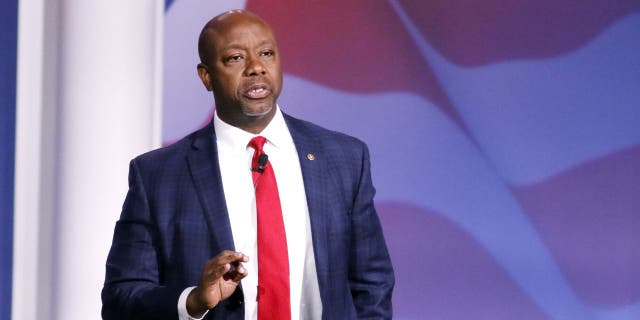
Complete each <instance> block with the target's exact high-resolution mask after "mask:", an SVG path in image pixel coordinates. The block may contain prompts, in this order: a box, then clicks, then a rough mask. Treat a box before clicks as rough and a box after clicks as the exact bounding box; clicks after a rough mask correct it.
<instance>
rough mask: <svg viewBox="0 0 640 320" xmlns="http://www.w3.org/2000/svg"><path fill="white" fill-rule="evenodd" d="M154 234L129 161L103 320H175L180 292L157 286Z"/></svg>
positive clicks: (137, 176) (135, 169) (141, 185)
mask: <svg viewBox="0 0 640 320" xmlns="http://www.w3.org/2000/svg"><path fill="white" fill-rule="evenodd" d="M157 232H158V230H157V225H156V222H155V219H154V217H153V214H152V212H151V210H150V207H149V202H148V196H147V193H146V191H145V185H144V182H143V179H142V175H141V174H140V170H139V167H138V165H137V163H136V160H132V161H131V163H130V166H129V191H128V193H127V196H126V199H125V202H124V205H123V208H122V213H121V216H120V219H119V220H118V222H117V223H116V226H115V231H114V236H113V242H112V245H111V250H110V252H109V256H108V258H107V264H106V277H105V283H104V288H103V290H102V304H103V305H102V317H103V319H106V320H116V319H117V320H127V319H172V320H175V319H178V310H177V307H176V303H177V301H178V298H179V296H180V293H181V292H182V290H184V288H170V287H166V286H163V285H161V276H162V270H161V266H160V265H159V263H158V261H159V250H160V248H159V241H157V237H158V235H157Z"/></svg>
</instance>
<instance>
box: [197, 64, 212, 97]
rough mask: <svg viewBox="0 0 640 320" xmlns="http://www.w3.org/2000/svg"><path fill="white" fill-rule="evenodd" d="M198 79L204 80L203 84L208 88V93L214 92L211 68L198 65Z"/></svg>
mask: <svg viewBox="0 0 640 320" xmlns="http://www.w3.org/2000/svg"><path fill="white" fill-rule="evenodd" d="M198 77H200V80H202V84H203V85H204V87H205V88H207V91H211V90H213V87H212V85H211V73H209V68H208V67H207V65H206V64H204V63H198Z"/></svg>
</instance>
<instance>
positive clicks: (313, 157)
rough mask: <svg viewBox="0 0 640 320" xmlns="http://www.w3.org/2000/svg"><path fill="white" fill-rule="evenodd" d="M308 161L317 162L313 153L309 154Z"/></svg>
mask: <svg viewBox="0 0 640 320" xmlns="http://www.w3.org/2000/svg"><path fill="white" fill-rule="evenodd" d="M307 159H309V160H312V161H313V160H315V159H316V156H314V155H313V153H307Z"/></svg>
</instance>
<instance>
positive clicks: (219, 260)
mask: <svg viewBox="0 0 640 320" xmlns="http://www.w3.org/2000/svg"><path fill="white" fill-rule="evenodd" d="M247 261H249V257H247V256H246V255H245V254H243V253H241V252H234V251H229V250H225V251H223V252H221V253H219V254H218V255H217V256H215V257H214V258H212V259H209V261H207V264H213V265H223V264H227V263H233V262H247Z"/></svg>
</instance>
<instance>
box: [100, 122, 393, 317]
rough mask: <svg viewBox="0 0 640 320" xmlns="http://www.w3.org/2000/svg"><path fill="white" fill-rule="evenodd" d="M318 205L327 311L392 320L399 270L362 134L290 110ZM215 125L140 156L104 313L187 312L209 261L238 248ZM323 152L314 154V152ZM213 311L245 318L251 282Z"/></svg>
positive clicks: (309, 190)
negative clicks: (188, 291) (180, 308)
mask: <svg viewBox="0 0 640 320" xmlns="http://www.w3.org/2000/svg"><path fill="white" fill-rule="evenodd" d="M285 121H286V123H287V125H288V127H289V131H290V132H291V135H292V137H293V141H294V143H295V145H296V149H297V151H298V155H299V158H300V165H301V168H302V175H303V180H304V186H305V191H306V196H307V203H308V207H309V216H310V221H311V231H312V239H313V249H314V253H315V259H316V270H317V275H318V282H319V286H320V297H321V299H322V304H323V316H322V318H323V319H357V318H369V319H389V318H391V312H392V310H391V293H392V289H393V286H394V275H393V269H392V266H391V261H390V259H389V254H388V252H387V247H386V245H385V241H384V238H383V234H382V229H381V226H380V222H379V219H378V216H377V213H376V210H375V208H374V204H373V196H374V193H375V190H374V187H373V185H372V183H371V174H370V167H369V154H368V151H367V147H366V145H365V144H364V143H362V142H361V141H359V140H357V139H355V138H353V137H349V136H347V135H344V134H340V133H337V132H333V131H329V130H326V129H323V128H320V127H318V126H316V125H314V124H311V123H308V122H305V121H302V120H298V119H295V118H292V117H290V116H287V115H285ZM215 140H216V139H215V133H214V130H213V126H212V125H209V126H207V127H205V128H203V129H201V130H199V131H196V132H194V133H193V134H191V135H189V136H187V137H186V138H184V139H182V140H180V141H178V142H177V143H175V144H173V145H171V146H169V147H166V148H161V149H158V150H155V151H151V152H149V153H146V154H143V155H141V156H139V157H137V158H136V159H134V160H132V161H131V164H130V171H129V192H128V194H127V197H126V200H125V202H124V205H123V209H122V214H121V217H120V219H119V221H118V222H117V223H116V227H115V231H114V238H113V243H112V246H111V251H110V252H109V257H108V259H107V270H106V280H105V284H104V288H103V290H102V302H103V307H102V316H103V318H104V319H118V320H122V319H172V320H175V319H178V315H177V301H178V297H179V295H180V293H181V292H182V291H183V290H184V289H185V288H186V287H188V286H194V285H197V283H198V281H199V279H200V274H201V271H202V267H203V266H204V263H205V261H207V260H208V259H210V258H212V257H214V256H216V255H217V254H218V253H220V252H221V251H223V250H226V249H229V250H234V244H233V236H232V234H231V226H230V223H229V216H228V213H227V207H226V204H225V197H224V191H223V189H222V181H221V178H220V168H219V165H218V157H217V149H216V143H215ZM309 153H312V154H314V155H315V159H314V160H309V159H307V154H309ZM207 319H239V320H241V319H244V307H243V294H242V288H241V287H238V289H237V290H236V291H235V292H234V294H233V295H232V296H231V297H230V298H229V299H227V300H224V301H222V302H221V303H220V304H218V305H217V306H216V307H215V308H214V309H212V310H211V311H210V312H209V314H208V315H207Z"/></svg>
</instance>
